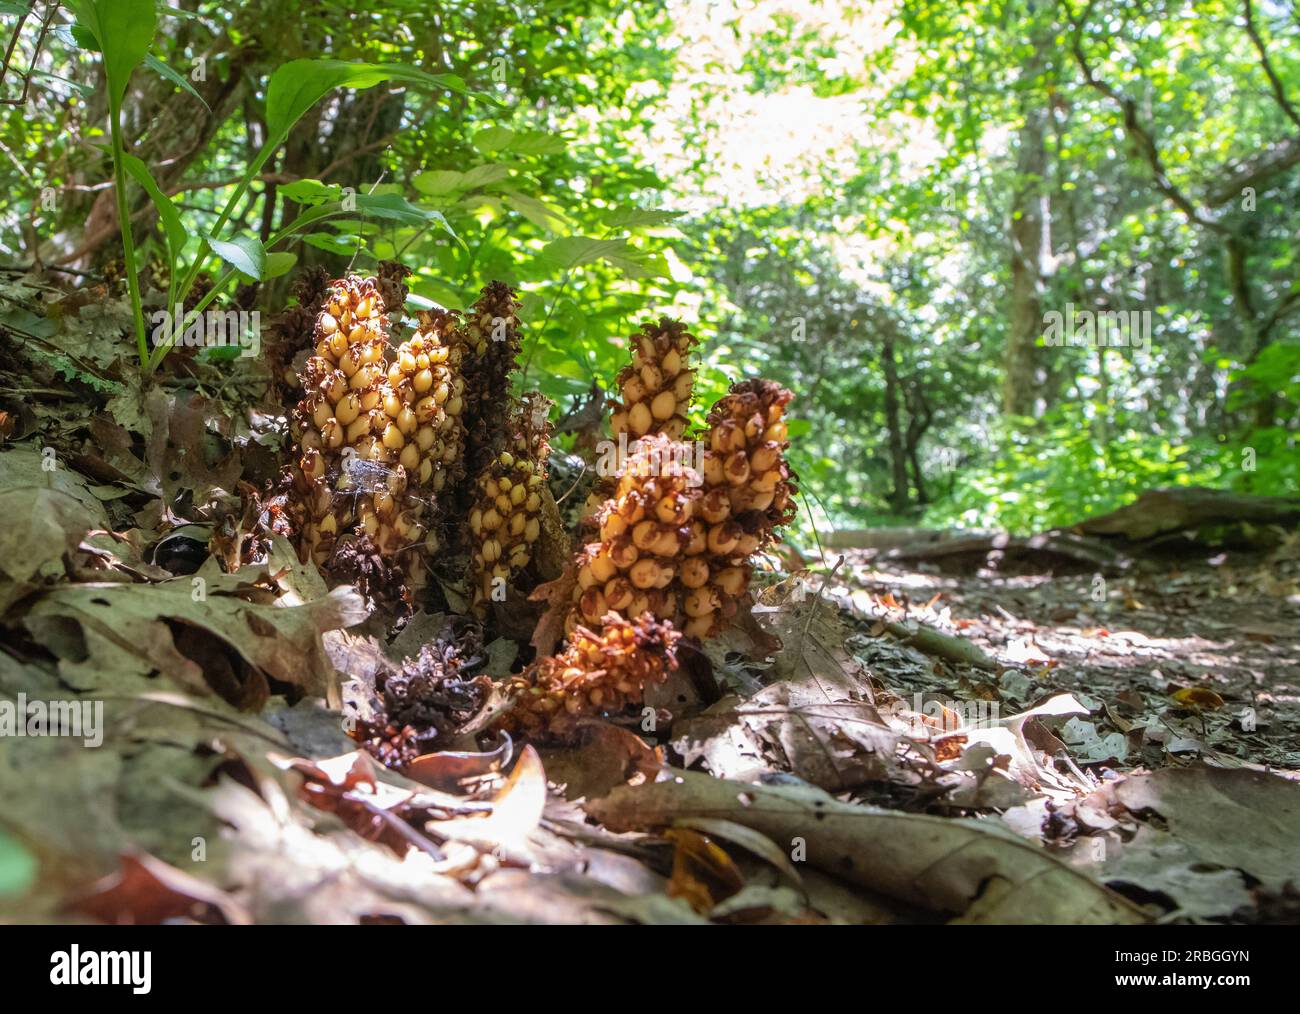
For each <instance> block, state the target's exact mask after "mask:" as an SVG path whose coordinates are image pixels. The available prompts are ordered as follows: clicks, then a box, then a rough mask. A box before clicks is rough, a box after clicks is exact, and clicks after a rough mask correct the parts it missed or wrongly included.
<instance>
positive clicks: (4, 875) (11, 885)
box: [0, 831, 36, 897]
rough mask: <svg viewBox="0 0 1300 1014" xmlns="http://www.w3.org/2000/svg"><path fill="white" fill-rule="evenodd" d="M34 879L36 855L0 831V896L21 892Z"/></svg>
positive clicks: (24, 890)
mask: <svg viewBox="0 0 1300 1014" xmlns="http://www.w3.org/2000/svg"><path fill="white" fill-rule="evenodd" d="M35 880H36V857H35V856H33V855H32V854H31V853H30V852H28V851H27V850H26V849H25V848H23V846H22V844H21V843H20V842H18V841H16V840H15V839H13V838H11V837H9V835H7V834H5V833H4V832H3V831H0V897H4V896H6V895H8V896H11V897H12V896H14V895H18V894H23V893H24V892H26V891H27V889H28V888H29V887H31V886H32V884H33V883H34V882H35Z"/></svg>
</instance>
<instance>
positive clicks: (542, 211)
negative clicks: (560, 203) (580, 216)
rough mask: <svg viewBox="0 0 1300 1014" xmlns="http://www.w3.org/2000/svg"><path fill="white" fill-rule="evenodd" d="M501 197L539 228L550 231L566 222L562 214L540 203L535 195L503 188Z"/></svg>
mask: <svg viewBox="0 0 1300 1014" xmlns="http://www.w3.org/2000/svg"><path fill="white" fill-rule="evenodd" d="M501 199H502V200H503V201H505V203H506V204H507V205H509V206H510V207H511V208H514V209H515V211H517V212H519V214H521V215H523V216H524V218H526V219H528V221H530V222H532V223H533V225H535V226H537V227H538V228H539V229H545V230H547V231H548V232H552V231H554V230H555V228H556V226H563V225H564V224H565V222H566V219H565V217H564V216H563V215H561V214H560V213H559V212H558V211H556V210H555V209H554V208H551V207H550V206H548V205H546V204H544V203H542V202H541V201H539V200H538V199H537V198H536V197H529V196H528V195H527V194H521V193H518V192H516V191H514V190H504V191H502V193H501Z"/></svg>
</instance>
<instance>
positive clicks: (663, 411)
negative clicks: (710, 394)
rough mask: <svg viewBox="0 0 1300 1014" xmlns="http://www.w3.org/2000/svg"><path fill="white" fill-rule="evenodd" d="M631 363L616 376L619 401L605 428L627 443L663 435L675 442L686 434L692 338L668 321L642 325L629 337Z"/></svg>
mask: <svg viewBox="0 0 1300 1014" xmlns="http://www.w3.org/2000/svg"><path fill="white" fill-rule="evenodd" d="M629 341H630V344H631V346H632V361H631V362H630V363H628V364H627V365H626V366H625V367H623V369H622V370H621V371H620V372H619V375H618V388H619V396H620V398H621V399H622V400H621V401H620V402H618V403H617V404H616V405H615V406H614V413H613V416H612V418H611V419H610V426H611V428H612V429H613V431H614V436H615V438H617V437H618V436H620V435H621V434H623V433H626V434H627V435H628V439H629V440H636V439H638V438H640V437H644V436H650V435H652V434H655V433H662V434H664V435H665V436H668V437H671V438H672V439H674V440H680V439H681V436H682V434H683V433H685V432H686V413H687V412H688V411H689V410H690V404H691V389H692V387H693V385H694V381H695V371H694V370H692V369H691V368H690V363H689V357H690V351H691V346H692V345H694V344H695V337H694V336H693V335H692V334H691V333H690V332H689V331H687V330H686V325H685V324H683V323H682V322H681V321H678V320H673V319H672V318H671V317H660V318H659V322H658V323H657V324H644V325H642V327H641V331H640V333H639V334H634V335H632V337H631V339H629Z"/></svg>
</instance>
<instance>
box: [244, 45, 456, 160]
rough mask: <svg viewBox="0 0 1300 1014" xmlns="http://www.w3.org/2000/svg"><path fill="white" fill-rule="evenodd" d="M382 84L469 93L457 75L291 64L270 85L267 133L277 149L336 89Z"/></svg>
mask: <svg viewBox="0 0 1300 1014" xmlns="http://www.w3.org/2000/svg"><path fill="white" fill-rule="evenodd" d="M381 81H407V82H410V83H412V84H425V85H430V86H433V87H442V88H446V89H448V90H449V91H455V92H460V93H462V94H465V93H467V89H466V88H465V82H464V81H463V80H461V79H460V78H459V77H457V76H456V75H454V74H426V73H425V72H424V71H422V70H418V69H417V68H415V67H406V66H403V65H402V64H377V63H349V62H348V61H346V60H290V61H289V62H288V63H286V64H283V65H281V66H280V67H278V68H277V69H276V70H275V72H274V73H273V74H272V75H271V79H270V80H269V81H268V82H267V85H266V130H267V133H268V134H269V135H270V136H271V138H273V139H276V146H277V147H278V146H279V143H280V141H282V140H283V139H284V138H285V137H287V136H288V134H289V130H290V129H291V128H292V127H293V125H294V124H295V123H297V122H298V120H299V119H301V118H302V115H303V114H304V113H306V112H307V110H308V109H310V108H311V107H312V106H314V105H315V104H316V103H317V102H319V101H320V100H321V99H323V98H324V97H325V96H326V95H328V94H329V93H330V92H332V91H334V89H336V88H356V89H364V88H373V87H374V86H375V85H377V84H379V83H380V82H381Z"/></svg>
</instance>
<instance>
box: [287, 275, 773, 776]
mask: <svg viewBox="0 0 1300 1014" xmlns="http://www.w3.org/2000/svg"><path fill="white" fill-rule="evenodd" d="M405 293H406V290H405V287H404V286H403V285H402V283H401V272H400V270H399V271H398V272H397V273H396V274H395V273H394V271H393V270H391V269H390V270H387V271H386V273H385V274H384V275H383V276H382V277H381V278H378V279H377V278H360V277H357V276H349V277H347V278H344V279H340V280H337V281H334V282H332V283H330V284H329V285H328V286H327V287H326V288H325V290H324V293H323V294H322V295H320V296H319V307H320V309H319V312H318V313H317V315H316V318H315V323H314V326H313V328H312V335H311V341H312V343H313V350H312V351H313V355H312V356H311V358H310V359H308V361H307V364H306V366H305V367H304V368H303V370H302V371H301V375H300V377H299V378H298V379H299V380H300V381H301V385H302V391H303V396H302V398H301V400H300V401H299V402H298V404H297V406H296V408H295V409H294V411H293V414H292V433H293V437H294V440H295V447H294V461H293V463H292V464H291V465H290V466H289V467H288V468H287V469H286V473H285V479H284V481H283V484H282V488H281V490H280V493H279V496H278V497H277V501H276V502H277V505H278V507H279V510H278V512H273V513H275V515H276V516H277V517H278V518H280V519H281V522H282V530H283V531H285V533H286V534H289V535H291V536H292V537H293V538H294V539H295V542H296V546H297V548H298V552H299V556H300V558H301V559H302V560H303V561H304V562H305V561H309V560H310V561H312V562H314V563H315V564H316V565H318V566H320V567H322V568H325V569H328V570H330V571H331V572H332V573H333V574H334V575H335V576H337V577H347V578H349V579H351V580H352V581H353V582H354V583H356V584H357V586H358V587H359V589H360V590H361V591H362V592H363V594H366V595H367V597H368V598H370V599H371V601H372V602H375V603H376V604H381V605H391V606H394V607H397V606H398V604H399V603H400V608H401V611H403V612H409V611H410V610H412V609H413V608H414V606H415V604H416V600H417V596H418V595H419V594H420V593H421V590H422V589H423V588H424V587H425V585H426V583H427V574H428V568H429V563H430V560H431V559H432V558H433V556H434V554H435V552H439V553H448V552H449V551H450V554H451V556H452V557H453V558H456V559H464V558H465V557H468V563H467V569H466V571H465V572H464V577H465V587H466V591H467V597H468V605H469V612H470V613H472V614H473V616H474V617H475V618H476V619H477V620H479V621H485V620H488V618H489V616H490V615H491V607H492V604H493V603H499V602H504V601H506V595H507V592H508V591H509V590H510V589H511V588H512V587H513V585H514V584H515V583H516V582H519V581H521V580H522V578H523V576H524V574H525V572H526V571H528V570H529V564H530V563H531V562H532V560H533V558H534V556H535V553H536V548H537V544H538V541H539V539H540V538H541V537H542V533H543V511H544V505H545V500H546V498H548V497H549V495H550V494H549V490H548V489H547V485H546V476H547V458H548V455H549V451H550V447H549V442H550V424H549V420H548V417H549V411H550V409H551V403H550V402H549V401H547V400H546V399H545V398H543V397H542V396H541V395H540V394H537V393H536V392H531V393H528V394H524V395H523V396H521V397H516V396H515V395H514V394H513V393H512V391H511V382H512V377H513V375H514V373H515V371H516V365H517V361H518V355H519V346H520V335H519V318H518V307H519V304H518V302H517V301H516V299H515V295H514V293H513V291H512V290H511V289H510V287H509V286H507V285H505V284H504V283H500V282H493V283H491V284H490V285H488V286H487V287H485V288H484V290H483V292H482V294H481V296H480V298H479V299H478V301H477V302H476V303H475V304H474V305H473V306H472V307H471V308H469V310H467V311H466V312H465V313H464V314H463V315H461V314H457V313H455V312H451V311H442V310H437V311H428V312H421V313H420V314H419V315H418V316H417V319H416V328H415V332H414V334H413V335H412V336H411V337H410V338H408V339H407V340H406V341H404V342H402V343H401V344H400V345H398V346H397V348H396V349H390V327H389V321H390V313H391V315H392V317H396V318H397V319H400V318H401V311H402V306H401V305H400V303H401V301H402V300H404V298H405ZM387 303H397V304H399V305H395V306H391V307H390V306H388V305H387ZM694 342H695V339H694V337H693V336H692V335H691V334H690V333H689V332H688V331H687V330H686V328H685V326H684V325H682V324H681V323H680V322H677V321H674V320H671V319H669V318H661V319H660V320H659V321H658V322H657V323H655V324H647V325H645V326H644V327H643V328H642V329H641V330H640V331H639V332H638V333H637V334H635V335H633V336H632V337H631V339H630V345H631V349H630V362H629V363H628V365H627V366H626V367H625V368H624V369H623V370H622V372H620V374H619V376H618V378H617V383H618V386H619V393H620V400H619V401H617V402H615V403H614V405H613V409H612V414H611V419H610V425H611V430H612V432H613V434H614V436H615V437H616V438H619V439H620V441H621V446H625V447H626V449H627V454H626V460H624V461H622V462H621V463H619V465H618V466H617V467H616V468H615V469H613V472H612V474H610V475H607V476H605V477H604V479H603V482H602V483H601V484H600V486H599V494H598V495H599V504H598V505H597V506H596V507H595V509H594V510H593V511H591V512H590V516H589V517H588V518H587V519H586V520H585V521H584V522H583V524H582V526H581V532H582V535H583V544H582V545H581V546H580V548H579V549H578V550H577V551H576V553H575V554H574V557H573V563H572V565H571V569H570V572H569V576H568V577H567V578H561V579H560V582H558V583H559V584H564V586H565V587H571V588H572V593H571V597H570V598H568V599H567V600H566V603H567V604H566V603H561V604H560V605H559V606H558V607H557V606H553V608H560V609H561V610H562V612H561V613H560V614H557V615H559V616H562V617H563V629H564V632H565V635H566V637H567V644H564V645H562V646H561V648H560V650H559V651H558V652H557V653H555V654H552V655H546V656H543V657H541V658H539V659H538V660H537V661H535V662H534V663H533V664H532V665H530V666H528V667H527V668H526V669H525V670H524V671H523V672H522V673H520V674H519V675H517V676H514V677H511V678H510V679H509V681H508V682H507V684H506V686H505V688H504V689H505V690H506V691H507V692H508V693H509V695H510V703H509V704H508V705H507V706H506V707H505V708H504V709H500V710H499V712H498V713H497V717H496V718H495V720H494V721H493V722H492V723H491V727H493V728H497V729H502V730H506V731H511V732H515V733H522V734H525V735H547V736H552V737H555V736H561V737H563V736H570V735H573V734H574V733H575V730H576V729H577V728H578V727H579V726H580V724H581V723H580V721H579V720H580V719H582V718H584V717H585V716H589V715H602V714H616V713H618V712H620V711H622V710H624V709H626V708H628V707H629V706H632V705H636V704H640V703H641V702H642V700H643V692H644V690H645V688H646V686H647V685H650V684H653V683H657V682H662V681H663V680H664V679H666V678H667V674H668V673H669V672H670V671H671V670H672V669H674V668H675V667H676V654H675V651H676V647H677V644H678V642H679V640H680V639H681V638H682V637H689V638H694V639H701V638H707V637H711V636H713V635H715V634H717V633H718V632H719V631H720V630H722V629H723V628H724V627H725V626H726V625H727V624H728V623H729V622H731V621H732V620H733V618H734V617H735V616H736V615H737V613H738V612H739V610H740V608H741V604H742V602H743V600H744V598H745V596H746V593H747V591H748V588H749V584H750V580H751V576H752V573H753V568H752V562H751V558H752V557H753V555H754V554H755V553H758V552H759V551H761V550H763V549H765V548H767V547H769V546H771V545H772V544H774V543H775V542H777V541H779V538H780V535H779V531H778V530H779V529H780V527H781V526H783V525H785V524H788V523H789V522H790V521H791V520H792V517H793V514H794V505H793V498H794V495H795V492H796V490H795V487H794V484H793V478H792V475H791V471H790V468H789V466H788V464H787V462H786V458H785V455H786V451H787V449H788V447H789V441H788V436H787V427H786V420H785V411H786V408H787V406H788V405H789V403H790V400H791V398H792V395H791V393H790V392H789V391H787V390H785V389H784V388H782V387H780V386H779V385H777V384H774V383H772V382H770V381H765V380H747V381H743V382H741V383H737V384H735V385H733V386H732V388H731V390H730V392H729V393H728V394H727V395H725V396H724V397H723V398H721V399H719V400H718V402H717V403H716V404H714V406H713V407H712V408H711V409H710V411H709V412H708V415H707V419H706V424H705V427H704V428H703V429H702V430H701V431H700V432H699V433H698V434H695V435H694V439H690V440H687V439H683V437H684V436H685V435H686V429H687V426H688V419H689V414H690V410H691V393H692V386H693V377H694V370H693V368H692V366H691V364H690V361H689V355H690V350H691V346H692V345H693V344H694ZM440 573H441V574H442V575H443V576H444V577H447V578H448V579H449V580H452V581H453V582H454V581H455V580H457V576H456V575H454V574H451V575H449V574H448V573H447V571H446V567H445V566H444V567H442V568H441V571H440ZM530 579H535V578H533V576H532V575H531V574H530ZM566 582H567V583H566ZM525 583H526V584H527V582H525ZM539 594H542V593H541V592H539ZM458 678H460V677H458ZM399 682H400V681H399ZM436 682H437V681H436V680H435V681H433V682H430V681H429V680H427V679H425V680H415V682H414V683H411V687H413V688H415V689H413V690H411V691H410V693H415V694H416V695H417V697H418V695H419V690H418V688H420V687H424V686H425V684H426V683H428V684H429V687H428V692H429V694H430V695H433V696H431V697H430V698H429V701H426V702H425V703H424V704H421V703H420V701H418V700H417V701H414V702H413V701H412V700H410V699H407V697H404V698H403V700H402V703H401V705H400V708H399V711H400V712H401V713H400V714H394V716H391V719H384V720H383V729H384V730H386V731H384V732H383V734H382V735H380V734H379V733H378V732H376V729H374V728H372V729H370V732H369V741H372V742H371V746H372V748H373V749H375V750H377V751H379V753H380V754H383V755H384V759H386V760H393V759H396V758H400V759H401V763H407V762H409V760H410V758H411V756H412V751H415V753H417V754H418V751H419V747H418V745H417V744H418V743H420V742H423V740H421V739H420V736H421V735H425V733H423V732H421V728H422V727H418V723H417V726H412V727H411V728H408V724H409V723H406V720H405V719H404V718H403V716H406V715H409V714H421V713H422V712H421V711H420V708H422V707H425V706H426V705H427V706H428V707H429V708H432V709H433V712H436V713H438V714H441V712H438V708H437V707H436V706H435V705H434V704H433V703H430V702H431V701H432V700H433V697H437V698H438V699H439V700H441V699H442V697H446V696H447V688H446V687H442V688H441V689H437V688H435V687H434V685H433V684H434V683H436ZM402 686H406V684H405V683H403V684H402ZM404 693H407V691H404ZM439 695H441V696H439ZM388 696H390V697H391V696H392V695H391V694H389V695H388ZM408 697H409V694H408ZM450 699H451V698H448V700H450ZM456 699H457V700H460V698H459V697H457V698H456ZM390 703H391V704H392V706H393V707H394V708H397V707H398V705H397V704H396V703H394V702H390ZM461 706H462V710H463V708H464V707H468V705H466V704H465V702H464V701H461ZM412 709H414V710H412ZM382 717H383V716H380V718H382ZM445 717H446V716H445V715H444V716H443V718H444V719H445ZM429 721H430V722H432V721H433V719H432V718H430V719H429ZM394 722H397V723H398V724H396V725H394V724H393V723H394ZM372 725H373V723H372ZM444 725H445V722H444ZM390 726H391V727H390ZM395 744H398V745H395ZM389 755H391V756H389Z"/></svg>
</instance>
